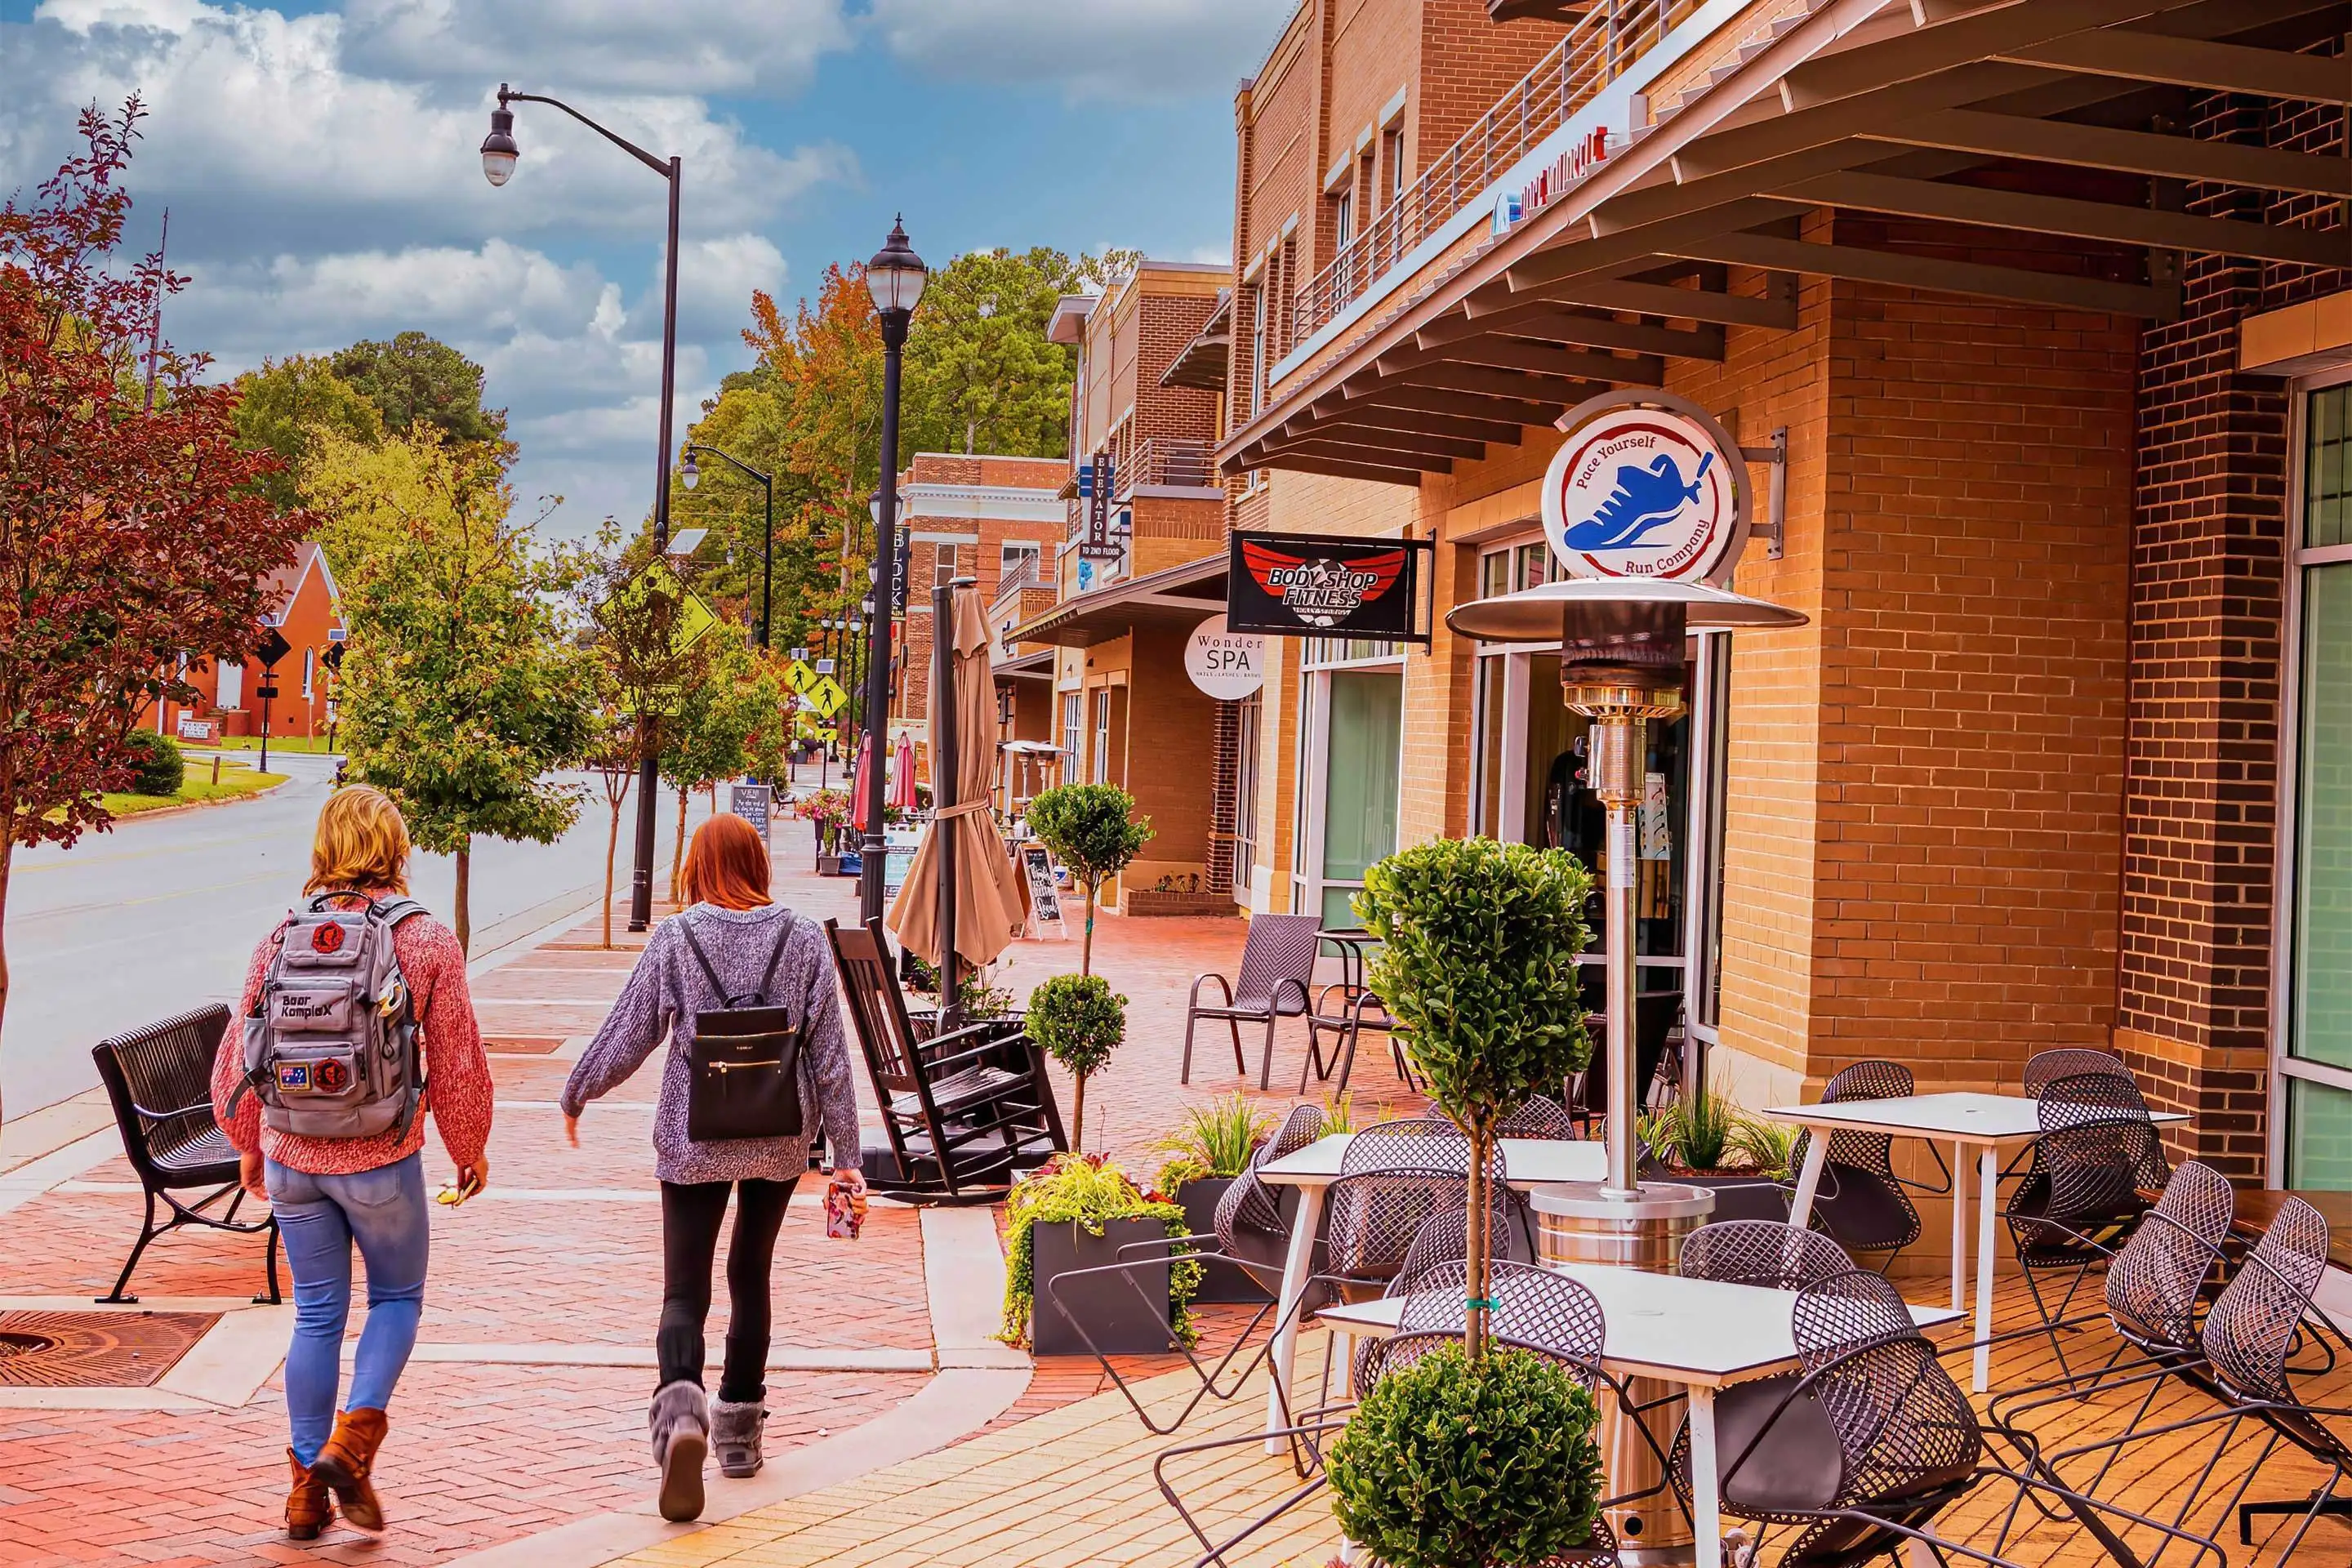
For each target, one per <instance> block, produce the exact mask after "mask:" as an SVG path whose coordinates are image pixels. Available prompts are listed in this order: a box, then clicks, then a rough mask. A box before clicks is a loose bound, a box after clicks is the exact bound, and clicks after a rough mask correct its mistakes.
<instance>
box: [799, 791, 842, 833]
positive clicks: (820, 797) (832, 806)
mask: <svg viewBox="0 0 2352 1568" xmlns="http://www.w3.org/2000/svg"><path fill="white" fill-rule="evenodd" d="M800 813H801V816H803V817H806V818H807V819H808V820H809V821H811V822H814V823H815V824H816V825H817V826H818V827H819V828H820V829H829V828H836V827H839V826H841V825H842V824H843V823H845V822H847V821H848V820H849V796H848V795H846V794H845V793H844V792H842V791H840V790H837V789H820V790H812V791H811V792H810V793H808V794H807V795H803V796H801V799H800Z"/></svg>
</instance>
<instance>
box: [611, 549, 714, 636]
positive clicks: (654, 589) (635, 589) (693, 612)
mask: <svg viewBox="0 0 2352 1568" xmlns="http://www.w3.org/2000/svg"><path fill="white" fill-rule="evenodd" d="M623 592H625V593H630V594H636V595H656V596H658V597H661V598H665V599H669V600H672V601H674V602H675V603H676V605H677V609H676V611H674V612H673V613H672V615H671V617H670V639H669V648H670V657H671V658H677V656H678V655H679V654H682V653H684V652H685V651H686V650H687V649H688V648H690V647H693V646H694V645H695V644H696V643H698V642H700V641H701V640H702V639H703V638H704V637H707V636H709V632H710V628H711V627H713V626H717V625H718V624H719V617H718V616H715V615H713V614H712V613H711V609H710V606H709V605H706V604H704V603H703V602H702V601H701V600H700V599H699V598H698V597H696V596H695V592H694V590H693V589H691V588H689V587H688V586H687V585H686V584H684V583H682V582H680V581H679V580H678V575H677V572H676V571H675V570H674V569H673V568H672V567H671V565H670V563H668V562H667V561H663V560H659V559H656V560H654V561H650V562H648V563H646V567H645V570H643V571H641V572H639V573H638V574H636V575H635V577H633V578H631V579H630V580H629V585H628V587H627V588H625V589H624V590H623Z"/></svg>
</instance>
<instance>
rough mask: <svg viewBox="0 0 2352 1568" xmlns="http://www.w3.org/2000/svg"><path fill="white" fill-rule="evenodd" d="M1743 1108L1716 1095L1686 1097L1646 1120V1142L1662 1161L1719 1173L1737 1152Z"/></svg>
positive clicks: (1644, 1129) (1696, 1169)
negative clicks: (1736, 1140)
mask: <svg viewBox="0 0 2352 1568" xmlns="http://www.w3.org/2000/svg"><path fill="white" fill-rule="evenodd" d="M1740 1120H1741V1118H1740V1115H1739V1108H1738V1106H1736V1105H1734V1104H1732V1103H1731V1101H1729V1100H1726V1099H1724V1098H1723V1096H1721V1095H1719V1094H1715V1093H1712V1092H1710V1093H1706V1094H1702V1095H1700V1096H1699V1097H1698V1098H1697V1099H1696V1100H1692V1099H1690V1098H1689V1097H1687V1096H1685V1098H1683V1099H1681V1100H1675V1102H1674V1103H1673V1104H1672V1105H1669V1106H1666V1107H1665V1108H1664V1109H1663V1110H1659V1111H1657V1112H1656V1113H1655V1114H1654V1116H1650V1117H1646V1118H1644V1119H1643V1133H1644V1137H1645V1141H1646V1142H1648V1144H1649V1146H1650V1150H1651V1152H1653V1153H1654V1154H1656V1155H1657V1156H1658V1158H1659V1159H1661V1160H1664V1161H1668V1162H1670V1163H1674V1164H1676V1165H1680V1166H1683V1167H1684V1168H1685V1169H1686V1170H1692V1171H1719V1170H1722V1169H1723V1168H1724V1165H1725V1163H1726V1162H1725V1156H1726V1155H1727V1154H1729V1153H1730V1152H1732V1151H1733V1148H1734V1144H1733V1141H1732V1140H1733V1134H1734V1131H1735V1130H1736V1129H1737V1128H1738V1125H1739V1122H1740Z"/></svg>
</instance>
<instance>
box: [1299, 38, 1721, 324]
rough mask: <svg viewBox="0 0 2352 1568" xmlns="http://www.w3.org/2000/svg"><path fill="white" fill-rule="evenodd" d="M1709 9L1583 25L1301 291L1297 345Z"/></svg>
mask: <svg viewBox="0 0 2352 1568" xmlns="http://www.w3.org/2000/svg"><path fill="white" fill-rule="evenodd" d="M1703 3H1704V0H1606V3H1604V4H1602V5H1596V6H1594V7H1593V8H1592V9H1591V10H1590V11H1588V12H1586V13H1585V14H1584V15H1583V16H1580V17H1579V18H1578V19H1577V20H1576V22H1575V23H1574V24H1573V25H1572V26H1570V28H1569V30H1568V36H1567V37H1563V38H1561V39H1560V41H1559V43H1558V44H1557V45H1555V46H1553V47H1552V50H1551V52H1550V53H1549V54H1548V55H1546V56H1545V57H1544V58H1543V59H1542V60H1540V61H1539V62H1538V64H1537V66H1536V68H1535V69H1533V70H1531V71H1529V72H1528V74H1527V75H1526V76H1525V77H1523V78H1521V79H1520V80H1519V83H1518V85H1517V86H1516V87H1514V88H1512V89H1511V90H1510V91H1508V92H1507V93H1505V94H1504V95H1503V96H1502V97H1501V98H1500V99H1498V100H1496V102H1495V104H1494V106H1493V107H1492V108H1490V109H1488V110H1486V113H1484V114H1482V115H1480V116H1479V117H1478V119H1477V121H1475V123H1474V124H1473V125H1472V126H1471V127H1470V129H1469V130H1467V131H1465V132H1463V133H1462V137H1461V139H1460V140H1459V141H1457V142H1454V145H1453V146H1451V147H1448V148H1447V149H1446V150H1445V151H1444V153H1440V154H1438V156H1437V159H1436V161H1435V162H1433V163H1431V164H1430V165H1429V166H1428V167H1427V168H1425V169H1423V171H1422V173H1421V177H1420V178H1418V179H1416V180H1415V181H1413V183H1412V184H1411V185H1409V186H1407V187H1406V188H1405V190H1404V191H1403V192H1402V194H1401V195H1399V196H1398V197H1397V198H1396V200H1394V201H1392V202H1391V203H1390V204H1389V205H1388V206H1387V208H1386V209H1385V210H1384V211H1382V212H1381V215H1380V216H1378V217H1376V218H1374V219H1373V220H1372V221H1371V222H1370V224H1369V225H1368V226H1366V227H1365V228H1364V229H1363V230H1362V232H1360V233H1359V234H1358V235H1356V236H1355V237H1353V238H1351V239H1349V241H1348V243H1347V244H1346V245H1345V246H1342V247H1340V250H1339V255H1337V256H1335V257H1333V258H1331V264H1330V265H1329V266H1328V267H1326V268H1323V270H1322V271H1320V272H1318V273H1317V274H1316V275H1315V276H1314V277H1313V278H1311V279H1307V282H1306V284H1305V285H1304V286H1302V287H1301V288H1300V289H1299V290H1298V294H1297V299H1296V300H1295V301H1294V302H1293V305H1292V314H1291V335H1290V341H1291V342H1294V343H1299V342H1306V341H1307V338H1309V337H1311V336H1312V335H1314V334H1315V333H1316V332H1317V331H1320V330H1321V329H1322V328H1323V326H1324V325H1325V324H1326V323H1328V321H1330V320H1331V319H1332V318H1333V317H1335V316H1337V315H1338V314H1339V312H1340V311H1341V310H1346V309H1347V308H1348V306H1349V304H1350V303H1351V302H1352V301H1354V300H1357V299H1358V298H1360V297H1361V296H1362V295H1363V293H1364V292H1365V291H1366V290H1367V289H1370V287H1371V286H1372V283H1373V281H1374V280H1375V279H1379V278H1381V276H1383V275H1384V274H1386V273H1387V272H1388V271H1389V270H1390V269H1391V268H1393V267H1395V266H1396V265H1397V263H1399V262H1400V261H1402V260H1403V259H1404V258H1406V257H1407V256H1409V255H1411V254H1412V249H1413V247H1415V246H1417V245H1419V244H1420V243H1421V242H1422V241H1423V240H1424V239H1426V238H1428V237H1430V236H1431V235H1432V234H1433V233H1435V232H1436V231H1437V230H1438V229H1439V228H1440V227H1441V226H1444V224H1445V223H1447V222H1448V221H1449V220H1451V219H1452V218H1453V217H1454V215H1455V214H1456V213H1459V212H1460V211H1462V209H1463V208H1464V206H1465V205H1467V204H1468V203H1469V202H1470V201H1472V200H1473V199H1474V198H1475V197H1476V196H1477V195H1479V194H1480V193H1481V192H1483V191H1485V190H1486V187H1487V186H1489V185H1491V184H1494V183H1495V182H1496V180H1498V179H1500V178H1501V177H1502V176H1503V174H1505V173H1506V172H1507V170H1508V169H1509V168H1510V167H1511V165H1512V164H1514V163H1517V162H1518V161H1519V160H1520V159H1521V158H1522V157H1524V156H1526V155H1527V153H1528V149H1529V148H1531V147H1533V146H1535V145H1536V144H1537V143H1538V142H1541V141H1542V140H1543V139H1544V138H1545V137H1547V136H1549V135H1550V134H1551V133H1552V132H1554V131H1557V130H1559V127H1560V126H1561V125H1563V124H1565V123H1566V122H1567V121H1568V117H1569V116H1570V115H1571V114H1574V113H1575V112H1576V111H1577V110H1580V109H1581V108H1583V107H1584V106H1585V105H1586V104H1588V103H1590V102H1591V101H1592V99H1593V97H1594V96H1595V95H1596V94H1598V93H1599V92H1600V91H1601V89H1602V88H1604V87H1606V86H1608V85H1609V84H1610V83H1611V82H1612V81H1614V80H1616V79H1617V78H1618V77H1620V76H1622V75H1623V74H1624V72H1625V70H1626V68H1628V67H1630V66H1631V65H1632V64H1633V62H1634V61H1635V60H1636V59H1638V58H1641V56H1642V54H1643V51H1644V50H1646V49H1648V48H1650V47H1652V46H1654V44H1656V43H1657V42H1659V40H1661V39H1663V38H1664V37H1665V36H1666V34H1667V33H1668V32H1670V31H1672V30H1673V29H1674V27H1675V26H1676V25H1677V24H1678V23H1680V22H1681V21H1682V20H1683V19H1684V18H1685V17H1686V16H1690V14H1691V13H1693V12H1694V11H1696V10H1697V9H1698V8H1699V6H1700V5H1702V4H1703Z"/></svg>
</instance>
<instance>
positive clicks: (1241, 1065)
mask: <svg viewBox="0 0 2352 1568" xmlns="http://www.w3.org/2000/svg"><path fill="white" fill-rule="evenodd" d="M1322 927H1323V918H1322V917H1321V916H1320V915H1257V916H1254V917H1253V918H1252V919H1251V921H1250V923H1249V937H1248V940H1247V941H1245V942H1243V944H1242V968H1241V973H1240V974H1238V975H1236V976H1235V977H1234V980H1233V981H1232V982H1231V983H1228V982H1227V981H1226V979H1225V977H1224V976H1223V975H1222V974H1218V973H1213V972H1212V973H1206V974H1201V975H1196V976H1194V978H1193V981H1192V995H1191V997H1190V998H1189V1000H1188V1001H1187V1002H1186V1004H1185V1007H1184V1066H1183V1069H1182V1071H1181V1073H1180V1074H1179V1075H1178V1076H1177V1079H1176V1081H1177V1082H1179V1083H1190V1082H1192V1030H1193V1027H1194V1026H1195V1025H1197V1024H1198V1023H1199V1022H1200V1021H1201V1020H1202V1019H1203V1018H1213V1019H1222V1020H1223V1023H1224V1026H1225V1028H1226V1030H1227V1032H1228V1033H1230V1034H1231V1035H1232V1036H1233V1040H1234V1071H1235V1072H1237V1073H1239V1074H1241V1075H1242V1076H1244V1078H1246V1077H1247V1076H1248V1075H1249V1063H1248V1061H1247V1060H1246V1059H1245V1058H1244V1057H1243V1055H1242V1026H1243V1025H1244V1024H1251V1025H1255V1026H1264V1027H1265V1058H1264V1059H1263V1060H1262V1061H1261V1062H1260V1063H1259V1064H1258V1073H1257V1086H1258V1088H1260V1089H1265V1087H1266V1086H1267V1085H1268V1084H1269V1083H1270V1082H1272V1081H1273V1077H1274V1029H1275V1026H1276V1024H1277V1023H1279V1022H1280V1021H1281V1020H1283V1019H1284V1018H1295V1017H1297V1016H1299V1015H1300V1014H1302V1013H1305V1012H1306V1011H1307V1005H1308V999H1307V982H1308V981H1309V980H1311V979H1312V978H1313V977H1314V974H1315V950H1316V947H1317V945H1318V944H1317V941H1316V933H1317V932H1318V931H1320V930H1322ZM1212 980H1213V981H1215V982H1216V983H1217V986H1218V989H1219V990H1221V991H1223V993H1224V1000H1223V1003H1221V1004H1218V1005H1211V1006H1202V1005H1201V987H1202V986H1203V985H1205V984H1208V983H1209V982H1210V981H1212Z"/></svg>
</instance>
